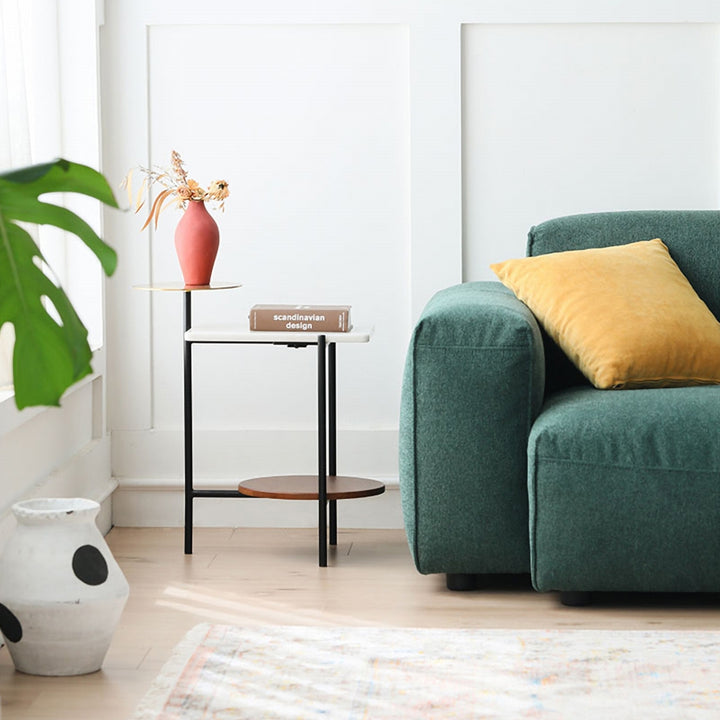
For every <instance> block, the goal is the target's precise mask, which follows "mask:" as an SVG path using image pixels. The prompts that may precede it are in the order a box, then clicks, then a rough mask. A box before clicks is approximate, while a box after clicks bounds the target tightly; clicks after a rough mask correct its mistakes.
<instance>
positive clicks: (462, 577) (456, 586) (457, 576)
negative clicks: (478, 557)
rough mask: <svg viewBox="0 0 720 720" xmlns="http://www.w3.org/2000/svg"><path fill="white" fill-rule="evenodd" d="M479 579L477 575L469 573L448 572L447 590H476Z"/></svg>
mask: <svg viewBox="0 0 720 720" xmlns="http://www.w3.org/2000/svg"><path fill="white" fill-rule="evenodd" d="M479 580H480V578H479V576H478V575H472V574H471V573H448V574H447V576H446V584H447V589H448V590H476V589H477V588H478V585H479V584H480V583H479Z"/></svg>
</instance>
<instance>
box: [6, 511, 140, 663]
mask: <svg viewBox="0 0 720 720" xmlns="http://www.w3.org/2000/svg"><path fill="white" fill-rule="evenodd" d="M12 509H13V513H14V514H15V518H16V519H17V527H16V529H15V531H14V533H13V534H12V535H11V536H10V538H9V539H8V541H7V544H6V545H5V549H4V551H3V554H2V558H0V630H2V634H3V637H4V638H5V642H6V644H7V646H8V650H9V651H10V656H11V657H12V659H13V662H14V663H15V667H16V668H17V669H18V670H20V671H21V672H24V673H30V674H32V675H82V674H84V673H90V672H95V671H96V670H99V669H100V666H101V665H102V662H103V659H104V657H105V653H106V652H107V650H108V648H109V647H110V641H111V639H112V635H113V632H114V630H115V627H116V626H117V624H118V621H119V620H120V615H121V613H122V610H123V607H124V606H125V602H126V600H127V598H128V592H129V588H128V583H127V580H126V579H125V576H124V575H123V573H122V570H121V569H120V567H119V566H118V564H117V562H116V561H115V558H113V556H112V553H111V552H110V549H109V548H108V546H107V544H106V542H105V539H104V538H103V536H102V535H101V534H100V531H99V530H98V528H97V525H96V524H95V516H96V515H97V514H98V511H99V510H100V506H99V505H98V504H97V503H96V502H94V501H93V500H86V499H84V498H38V499H36V500H26V501H24V502H20V503H16V504H15V505H13V508H12Z"/></svg>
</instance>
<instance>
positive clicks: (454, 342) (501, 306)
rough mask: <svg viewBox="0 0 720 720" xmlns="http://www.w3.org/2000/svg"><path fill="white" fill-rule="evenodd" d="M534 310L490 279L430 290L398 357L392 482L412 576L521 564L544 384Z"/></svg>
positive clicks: (511, 568)
mask: <svg viewBox="0 0 720 720" xmlns="http://www.w3.org/2000/svg"><path fill="white" fill-rule="evenodd" d="M544 376H545V367H544V354H543V342H542V338H541V334H540V329H539V327H538V324H537V322H536V320H535V318H534V317H533V315H532V313H531V312H530V311H529V310H528V309H527V307H526V306H525V305H523V304H522V303H521V302H520V301H519V300H518V299H517V298H516V297H515V295H513V293H512V292H511V291H509V290H507V289H506V288H505V287H504V286H502V285H501V284H500V283H498V282H474V283H464V284H462V285H456V286H454V287H451V288H448V289H446V290H443V291H441V292H439V293H437V294H436V295H435V296H434V297H433V298H432V299H431V300H430V302H429V303H428V305H427V306H426V308H425V309H424V311H423V313H422V316H421V317H420V319H419V321H418V323H417V325H416V327H415V330H414V333H413V335H412V339H411V342H410V347H409V350H408V354H407V359H406V366H405V373H404V378H403V387H402V402H401V415H400V488H401V493H402V504H403V515H404V520H405V528H406V531H407V535H408V541H409V544H410V549H411V552H412V554H413V559H414V561H415V565H416V567H417V568H418V570H419V571H420V572H422V573H438V572H442V573H450V574H455V573H458V574H465V573H468V574H486V573H523V572H529V567H530V564H529V553H528V501H527V440H528V435H529V432H530V427H531V425H532V423H533V421H534V419H535V417H536V415H537V413H538V412H539V408H540V405H541V403H542V398H543V391H544Z"/></svg>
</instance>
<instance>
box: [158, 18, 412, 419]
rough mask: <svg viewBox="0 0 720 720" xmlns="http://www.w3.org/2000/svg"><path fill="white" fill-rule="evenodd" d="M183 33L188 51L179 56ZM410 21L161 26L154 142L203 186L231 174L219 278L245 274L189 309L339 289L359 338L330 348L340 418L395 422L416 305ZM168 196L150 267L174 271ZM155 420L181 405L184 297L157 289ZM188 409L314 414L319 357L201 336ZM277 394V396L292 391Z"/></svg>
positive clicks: (318, 295)
mask: <svg viewBox="0 0 720 720" xmlns="http://www.w3.org/2000/svg"><path fill="white" fill-rule="evenodd" d="M178 48H192V57H193V61H192V62H187V63H182V66H181V67H179V66H178ZM407 63H408V40H407V29H406V28H403V27H402V26H393V25H390V26H384V25H320V26H317V25H281V26H276V25H255V26H238V25H234V26H215V25H213V26H201V27H198V26H179V25H167V26H154V27H151V28H150V31H149V43H148V65H149V88H150V92H149V97H150V154H151V158H152V161H153V162H156V163H160V164H165V165H167V162H168V159H169V155H170V151H171V150H172V149H177V150H178V151H179V152H180V153H181V154H182V156H183V158H184V159H185V161H186V166H187V169H188V170H189V171H190V173H191V176H192V177H195V178H196V179H198V181H199V182H200V183H201V184H205V183H208V182H209V181H210V180H211V179H215V178H220V177H222V178H225V179H227V180H228V181H229V183H230V188H231V196H230V198H229V200H228V201H227V206H226V211H225V213H224V214H217V215H216V216H215V217H216V219H217V221H218V223H219V225H220V229H221V246H220V252H219V255H218V260H217V263H216V268H215V274H214V277H215V278H217V279H228V280H239V281H240V282H242V283H243V287H242V288H241V289H239V290H231V291H227V292H224V293H214V294H212V295H208V296H205V297H199V296H196V297H195V303H194V310H195V312H194V317H195V318H196V319H197V321H198V322H202V321H210V322H236V321H242V320H245V319H246V317H247V313H248V310H249V308H250V306H251V305H253V304H254V303H258V302H264V303H272V302H281V303H305V304H309V303H320V304H333V303H346V304H350V305H352V307H353V310H352V313H353V320H354V323H355V324H356V325H363V326H367V325H374V326H375V335H374V337H373V340H372V342H371V343H370V344H369V345H368V346H358V347H353V348H349V349H347V348H340V349H339V351H338V356H339V368H340V372H341V376H340V380H339V382H340V391H341V395H340V402H341V403H342V404H341V406H340V418H341V423H342V422H344V423H350V424H356V425H360V426H365V425H367V424H368V423H372V424H374V425H377V426H386V427H393V426H394V425H395V423H396V421H397V414H398V408H399V399H398V398H399V383H398V378H399V375H400V373H401V367H402V361H403V350H404V349H403V348H401V347H400V346H399V345H398V343H397V342H396V341H395V338H396V337H398V336H399V335H400V334H401V332H403V331H404V326H405V322H406V317H407V314H408V303H409V287H408V273H407V254H408V243H409V218H408V207H409V143H408V133H409V128H408V84H407V83H408V64H407ZM178 218H179V214H178V213H177V212H176V211H174V210H169V211H168V212H167V213H165V214H164V215H163V217H162V219H161V222H160V226H159V228H158V230H157V231H156V232H155V234H154V238H153V244H152V257H153V270H152V272H153V279H155V280H162V279H174V278H178V277H179V269H178V267H177V260H176V256H175V251H174V247H173V231H174V228H175V225H176V223H177V220H178ZM153 301H154V306H153V361H154V374H153V378H154V382H153V408H154V426H156V427H166V426H178V425H179V422H180V417H181V412H180V411H181V407H182V405H181V400H182V398H181V383H180V374H179V373H180V358H181V356H180V352H179V344H178V343H179V337H180V336H179V331H180V322H181V320H180V305H181V297H180V296H178V295H174V296H168V295H157V296H153ZM196 357H197V361H196V373H195V377H196V388H197V390H198V393H197V396H198V400H197V404H196V419H197V423H198V426H199V427H202V426H203V425H209V426H223V427H224V426H227V425H231V426H232V425H234V426H242V427H257V426H261V427H267V426H278V425H280V426H282V425H285V426H287V425H290V426H293V425H294V424H296V423H305V424H307V423H308V422H314V417H315V416H314V408H315V403H314V397H315V394H314V393H315V389H314V388H315V373H314V361H315V355H314V353H313V352H312V351H311V350H307V351H304V352H300V351H287V350H279V349H277V348H272V349H270V350H268V349H266V348H252V347H251V348H247V347H245V348H227V347H225V348H210V347H203V348H198V349H197V350H196ZM285 398H287V402H285Z"/></svg>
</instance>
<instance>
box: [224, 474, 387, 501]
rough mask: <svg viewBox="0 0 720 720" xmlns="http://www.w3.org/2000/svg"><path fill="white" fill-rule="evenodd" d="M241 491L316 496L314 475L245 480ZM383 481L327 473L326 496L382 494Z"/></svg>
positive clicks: (293, 497) (275, 495)
mask: <svg viewBox="0 0 720 720" xmlns="http://www.w3.org/2000/svg"><path fill="white" fill-rule="evenodd" d="M238 491H239V492H240V493H242V494H243V495H249V496H250V497H258V498H275V499H278V500H317V499H318V477H317V475H273V476H269V477H258V478H252V479H251V480H245V481H243V482H241V483H240V485H239V486H238ZM384 492H385V485H384V484H383V483H381V482H378V481H377V480H370V479H369V478H360V477H349V476H347V475H328V476H327V499H328V500H350V499H352V498H362V497H371V496H372V495H382V493H384Z"/></svg>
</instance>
